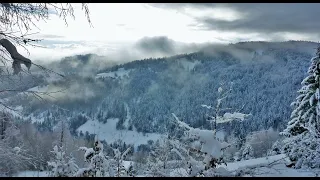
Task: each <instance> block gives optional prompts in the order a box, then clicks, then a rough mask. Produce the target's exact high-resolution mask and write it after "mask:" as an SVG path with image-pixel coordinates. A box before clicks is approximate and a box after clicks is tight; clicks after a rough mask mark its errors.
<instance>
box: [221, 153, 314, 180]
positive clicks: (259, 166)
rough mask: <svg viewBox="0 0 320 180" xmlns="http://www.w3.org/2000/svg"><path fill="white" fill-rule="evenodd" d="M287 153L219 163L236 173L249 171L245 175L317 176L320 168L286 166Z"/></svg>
mask: <svg viewBox="0 0 320 180" xmlns="http://www.w3.org/2000/svg"><path fill="white" fill-rule="evenodd" d="M287 159H288V158H287V157H286V155H285V154H279V155H274V156H268V157H263V158H256V159H250V160H245V161H238V162H233V163H227V166H225V165H219V166H218V167H224V168H225V169H226V170H227V171H229V172H233V173H235V172H236V171H239V170H243V171H247V172H248V173H245V174H243V177H259V176H260V177H315V176H316V175H317V174H319V172H320V169H312V170H309V169H294V168H288V167H286V166H285V163H286V161H287Z"/></svg>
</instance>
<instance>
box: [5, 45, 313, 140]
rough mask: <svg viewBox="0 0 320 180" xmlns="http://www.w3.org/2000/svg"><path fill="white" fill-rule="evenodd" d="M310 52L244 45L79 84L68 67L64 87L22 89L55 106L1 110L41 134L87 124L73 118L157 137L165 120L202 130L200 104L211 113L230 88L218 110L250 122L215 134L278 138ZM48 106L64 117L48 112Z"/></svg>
mask: <svg viewBox="0 0 320 180" xmlns="http://www.w3.org/2000/svg"><path fill="white" fill-rule="evenodd" d="M317 45H318V44H317V43H312V42H283V43H268V42H245V43H238V44H233V45H226V46H225V47H223V48H220V49H206V50H205V51H201V52H195V53H190V54H182V55H177V56H174V57H169V58H157V59H152V58H150V59H144V60H137V61H132V62H129V63H125V64H122V65H116V66H112V67H110V68H106V69H102V70H100V69H99V70H96V71H93V72H92V74H93V75H92V76H86V77H82V76H80V75H77V74H73V75H68V74H67V73H66V72H67V71H70V68H72V67H73V66H66V65H63V64H70V63H60V66H59V67H60V70H61V71H62V70H63V69H64V71H65V72H64V71H63V72H62V73H65V74H67V75H66V78H65V79H63V78H62V80H59V81H54V82H52V80H51V79H50V78H49V79H46V78H44V79H43V81H44V82H42V83H39V84H29V86H27V87H26V88H25V89H26V90H27V89H29V88H32V87H34V89H31V90H36V91H38V90H39V88H38V87H40V85H49V87H51V86H52V87H58V89H65V91H64V92H63V93H58V95H59V97H58V98H57V97H56V98H55V99H52V101H39V100H37V99H35V100H32V101H31V100H30V99H21V98H16V99H14V98H12V99H10V100H8V101H7V102H8V103H11V104H12V106H13V107H18V106H21V107H22V110H23V112H21V114H24V115H25V116H26V117H31V119H34V120H33V122H39V123H40V122H41V123H42V124H43V126H48V129H52V128H53V126H54V125H55V123H56V122H57V121H58V119H59V118H65V119H70V121H71V122H70V124H71V126H72V128H71V129H73V130H76V129H78V128H79V127H80V126H81V125H83V124H84V123H85V122H86V119H87V118H84V119H81V117H80V118H79V117H78V116H79V115H81V114H85V115H87V116H88V117H94V118H93V119H95V120H96V121H99V122H104V120H106V119H109V118H118V119H119V124H120V125H121V126H124V127H129V126H134V127H135V128H136V131H137V132H145V133H158V134H161V133H164V132H166V131H168V130H170V128H171V127H170V125H171V124H170V121H171V118H172V116H171V113H175V114H176V115H177V116H178V117H179V118H181V119H182V120H183V121H185V122H187V123H188V124H190V125H191V126H193V127H199V128H200V127H208V125H209V124H208V122H207V121H205V117H206V115H210V112H209V111H208V109H206V108H203V107H201V104H207V105H210V106H215V101H216V98H217V89H218V87H220V86H223V88H229V85H230V84H231V82H233V89H232V92H231V93H230V96H229V97H228V99H227V100H226V101H225V103H224V104H223V106H224V107H223V108H231V109H233V110H237V109H241V108H242V112H243V113H245V114H251V115H252V116H250V117H248V121H247V122H245V123H236V124H232V123H231V124H230V125H229V124H228V126H226V127H222V125H219V126H218V129H219V130H221V129H223V131H224V132H225V134H226V135H229V134H231V133H233V134H236V135H239V134H242V133H244V134H245V133H249V132H250V131H257V130H261V129H268V128H270V127H273V128H275V129H279V130H281V129H283V128H284V126H285V125H286V123H287V122H286V121H287V120H288V119H289V118H290V114H291V111H292V109H291V107H290V104H291V102H292V101H294V99H295V97H296V95H297V94H296V91H297V90H298V89H299V88H300V86H301V84H300V83H301V81H302V79H303V78H304V77H305V75H306V72H307V69H308V66H309V65H310V59H311V57H312V53H313V52H314V47H316V46H317ZM253 54H255V56H254V57H253ZM72 62H77V60H76V59H72ZM88 62H90V61H89V60H88ZM71 64H73V63H71ZM80 65H83V66H89V65H90V63H80V64H79V66H77V67H78V68H79V71H77V72H80V69H81V68H82V67H80ZM65 66H66V67H65ZM62 67H64V68H62ZM83 69H85V67H83ZM89 69H90V70H92V69H94V67H91V68H89ZM102 77H104V78H102ZM122 82H125V83H122ZM41 87H44V86H41ZM53 89H54V88H53ZM40 90H44V89H40ZM87 92H89V93H87ZM51 95H52V96H57V94H51ZM50 100H51V99H50ZM52 104H54V105H55V106H59V107H61V108H63V109H65V110H60V109H59V108H52V106H51V105H52ZM125 104H126V105H125ZM126 109H130V120H128V119H126V116H127V115H128V112H127V110H126ZM50 114H52V115H53V116H52V117H51V115H50ZM57 116H59V118H56V117H57ZM46 121H48V122H46ZM49 121H50V123H49ZM49 126H50V127H49ZM120 129H121V128H120Z"/></svg>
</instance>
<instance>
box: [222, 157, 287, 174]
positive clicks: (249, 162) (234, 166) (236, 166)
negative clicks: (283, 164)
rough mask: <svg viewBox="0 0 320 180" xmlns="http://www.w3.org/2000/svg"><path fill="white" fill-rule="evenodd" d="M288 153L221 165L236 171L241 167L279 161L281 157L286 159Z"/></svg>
mask: <svg viewBox="0 0 320 180" xmlns="http://www.w3.org/2000/svg"><path fill="white" fill-rule="evenodd" d="M285 158H286V155H285V154H279V155H275V156H268V157H262V158H256V159H249V160H245V161H238V162H233V163H227V166H225V165H221V167H224V168H226V170H228V171H235V170H237V169H240V168H248V167H253V166H257V167H258V166H263V165H268V164H270V163H272V162H275V161H278V160H280V159H284V160H285Z"/></svg>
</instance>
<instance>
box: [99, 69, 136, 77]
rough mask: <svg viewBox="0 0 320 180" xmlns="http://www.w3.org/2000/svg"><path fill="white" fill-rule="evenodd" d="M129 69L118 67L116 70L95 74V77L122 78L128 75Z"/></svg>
mask: <svg viewBox="0 0 320 180" xmlns="http://www.w3.org/2000/svg"><path fill="white" fill-rule="evenodd" d="M130 71H131V70H125V69H124V68H119V69H118V70H117V71H112V72H107V73H100V74H97V75H96V78H106V77H109V78H120V79H123V78H124V77H129V73H130Z"/></svg>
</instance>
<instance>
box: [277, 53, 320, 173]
mask: <svg viewBox="0 0 320 180" xmlns="http://www.w3.org/2000/svg"><path fill="white" fill-rule="evenodd" d="M319 78H320V47H318V48H317V52H316V56H315V57H313V58H312V59H311V66H310V67H309V69H308V76H307V77H306V78H305V79H304V80H303V81H302V82H301V84H302V88H301V89H300V90H299V91H298V93H299V96H298V97H297V98H296V101H295V102H293V103H292V104H291V105H292V106H293V107H294V110H293V112H292V114H291V120H290V121H289V122H288V125H287V128H286V129H285V130H284V131H283V132H282V133H281V134H282V135H285V136H286V137H287V139H285V140H284V151H285V152H286V154H287V155H288V156H289V158H290V160H291V161H293V162H296V164H295V168H300V167H302V166H309V167H320V161H317V162H315V161H312V160H313V159H317V158H319V157H320V154H319V152H318V151H317V149H319V146H320V141H319V138H320V124H319V116H320V101H319V100H320V90H319V86H320V84H319V83H320V79H319ZM311 162H312V163H311Z"/></svg>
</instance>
